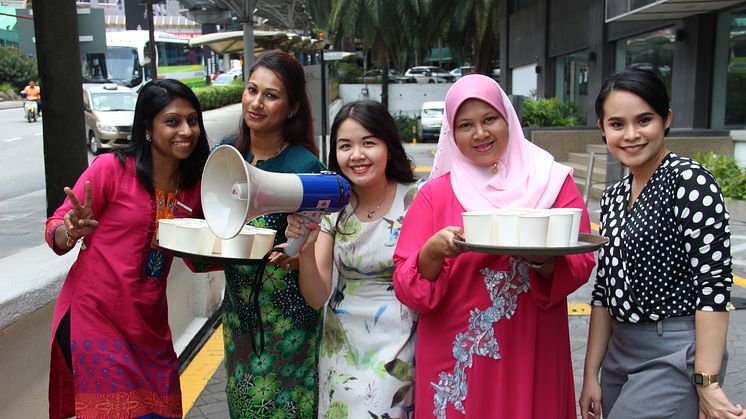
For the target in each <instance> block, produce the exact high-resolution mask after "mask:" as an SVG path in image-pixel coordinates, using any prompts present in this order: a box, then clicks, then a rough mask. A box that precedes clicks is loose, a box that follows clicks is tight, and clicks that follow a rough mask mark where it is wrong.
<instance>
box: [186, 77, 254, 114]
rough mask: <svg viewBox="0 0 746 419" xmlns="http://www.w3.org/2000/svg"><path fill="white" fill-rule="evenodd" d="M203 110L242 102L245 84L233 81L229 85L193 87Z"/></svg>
mask: <svg viewBox="0 0 746 419" xmlns="http://www.w3.org/2000/svg"><path fill="white" fill-rule="evenodd" d="M193 90H194V94H195V95H197V99H199V103H200V105H202V110H203V111H206V110H208V109H215V108H220V107H223V106H225V105H230V104H233V103H239V102H241V96H242V95H243V84H241V83H233V84H231V85H229V86H207V87H198V88H195V89H193Z"/></svg>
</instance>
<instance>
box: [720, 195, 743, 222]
mask: <svg viewBox="0 0 746 419" xmlns="http://www.w3.org/2000/svg"><path fill="white" fill-rule="evenodd" d="M725 207H726V208H728V213H729V214H730V219H731V220H733V221H742V222H746V201H741V200H740V199H733V198H725Z"/></svg>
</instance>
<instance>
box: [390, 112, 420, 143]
mask: <svg viewBox="0 0 746 419" xmlns="http://www.w3.org/2000/svg"><path fill="white" fill-rule="evenodd" d="M394 121H396V128H397V129H398V130H399V138H400V139H401V141H402V142H405V143H407V142H410V141H412V139H413V138H417V118H415V117H413V116H410V115H407V114H403V113H400V114H399V115H397V116H395V117H394ZM412 127H414V131H413V129H412Z"/></svg>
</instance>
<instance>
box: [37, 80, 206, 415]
mask: <svg viewBox="0 0 746 419" xmlns="http://www.w3.org/2000/svg"><path fill="white" fill-rule="evenodd" d="M208 153H209V146H208V143H207V137H206V135H205V131H204V125H203V122H202V114H201V110H200V105H199V102H198V100H197V98H196V97H195V96H194V94H193V93H192V91H191V90H190V89H189V88H188V87H186V86H185V85H183V84H182V83H180V82H177V81H174V80H158V81H155V82H151V83H148V84H147V85H145V87H143V89H142V90H141V91H140V94H139V96H138V100H137V105H136V108H135V117H134V127H133V142H132V145H131V146H129V147H128V148H126V149H124V150H122V151H120V152H117V153H116V154H106V155H102V156H99V157H97V158H96V159H95V160H94V161H93V163H92V164H91V166H90V167H89V168H88V169H86V171H85V172H84V173H83V174H82V175H81V176H80V178H79V179H78V181H77V183H76V184H75V186H74V187H73V189H72V190H70V189H68V188H66V191H65V192H66V193H67V195H68V199H66V200H65V202H64V203H63V204H62V206H60V207H59V208H58V209H57V211H55V213H54V215H52V216H51V217H50V218H49V219H48V220H47V226H46V239H47V242H48V243H49V245H50V247H52V249H53V250H54V251H55V252H56V253H58V254H64V253H66V252H68V251H70V250H71V249H72V248H73V247H74V246H75V243H76V242H77V241H78V240H82V245H81V249H80V253H79V254H78V258H77V260H76V261H75V263H74V264H73V266H72V268H71V269H70V272H69V273H68V275H67V277H66V278H65V282H64V284H63V286H62V290H61V291H60V295H59V298H58V299H57V302H56V304H55V310H54V323H53V327H52V343H51V351H52V357H51V369H50V380H49V416H50V418H55V419H56V418H67V417H71V416H76V417H77V418H79V419H83V418H140V417H147V418H180V417H181V415H182V411H181V389H180V386H179V366H178V362H177V359H176V354H175V352H174V348H173V343H172V340H171V331H170V329H169V325H168V307H167V303H166V277H167V276H168V271H169V268H170V266H171V261H172V257H170V256H168V255H166V254H164V253H163V252H161V251H160V250H159V249H158V248H157V247H156V246H155V239H156V233H157V227H158V223H157V220H158V219H159V218H178V217H195V216H197V217H198V216H200V215H201V213H202V210H201V205H200V194H199V185H200V183H199V179H200V176H201V172H202V167H203V166H204V163H205V161H206V159H207V155H208Z"/></svg>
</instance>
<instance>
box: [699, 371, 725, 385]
mask: <svg viewBox="0 0 746 419" xmlns="http://www.w3.org/2000/svg"><path fill="white" fill-rule="evenodd" d="M719 379H720V374H706V373H704V372H695V373H694V375H693V376H692V382H693V383H694V385H695V386H699V387H706V386H709V385H710V384H714V383H717V382H718V380H719Z"/></svg>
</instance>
